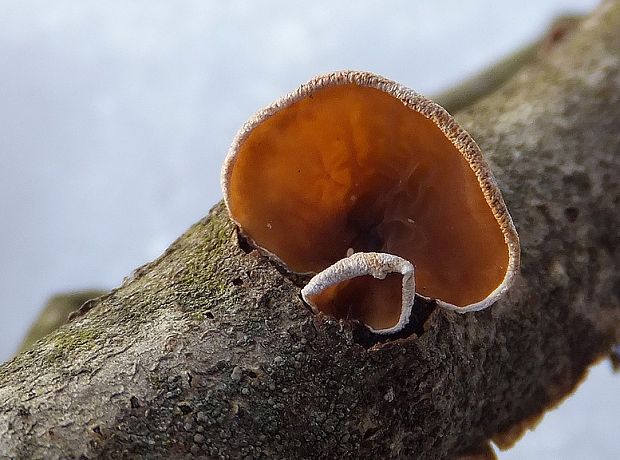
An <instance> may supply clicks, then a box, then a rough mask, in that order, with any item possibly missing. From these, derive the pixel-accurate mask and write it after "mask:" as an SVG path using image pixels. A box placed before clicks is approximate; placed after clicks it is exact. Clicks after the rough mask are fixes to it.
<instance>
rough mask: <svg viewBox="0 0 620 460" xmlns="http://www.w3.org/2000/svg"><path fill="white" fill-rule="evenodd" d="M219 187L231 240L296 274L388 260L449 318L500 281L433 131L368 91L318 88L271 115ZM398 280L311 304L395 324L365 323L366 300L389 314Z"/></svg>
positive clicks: (497, 264)
mask: <svg viewBox="0 0 620 460" xmlns="http://www.w3.org/2000/svg"><path fill="white" fill-rule="evenodd" d="M227 185H228V192H227V193H228V196H227V204H228V206H229V209H230V211H231V215H232V216H233V218H234V220H235V221H236V222H237V223H238V224H239V225H240V226H241V228H242V230H243V232H244V233H245V234H246V235H247V236H248V237H249V238H250V239H251V240H253V241H254V242H255V243H256V244H257V245H258V246H260V247H261V248H264V249H265V250H267V251H268V252H270V253H271V254H273V255H275V256H276V257H277V258H278V259H279V260H281V261H282V262H283V263H284V264H286V266H287V267H288V268H289V269H290V270H292V271H294V272H297V273H318V272H320V271H321V270H323V269H325V268H326V267H328V266H329V265H331V264H333V263H335V262H336V261H338V260H340V259H342V258H343V257H345V256H346V255H347V254H350V253H351V252H360V251H376V252H384V253H390V254H396V255H398V256H400V257H402V258H404V259H406V260H409V261H411V262H412V263H413V264H414V265H415V268H416V273H415V278H416V285H417V292H418V293H419V294H421V295H423V296H426V297H430V298H438V299H441V300H442V301H444V302H447V303H449V304H453V305H455V306H467V305H470V304H473V303H476V302H480V301H482V300H484V299H485V298H486V297H488V296H489V295H490V294H491V293H492V292H493V291H494V290H495V289H496V288H497V287H498V286H499V285H500V284H502V282H503V281H504V278H505V277H506V273H507V270H508V265H509V248H508V245H507V243H506V240H505V235H504V233H503V231H502V228H501V227H500V225H498V221H497V219H496V217H495V216H494V212H493V210H492V209H491V207H490V205H489V203H487V201H486V199H485V196H484V193H483V192H482V190H481V186H480V183H479V180H478V178H477V177H476V174H475V173H474V170H473V169H472V166H470V164H469V162H468V161H467V159H466V158H465V157H464V155H463V154H462V153H461V152H460V151H459V149H458V148H457V147H456V146H455V145H454V144H453V143H452V142H451V141H450V140H449V139H448V138H447V137H446V135H445V134H444V133H443V132H442V130H441V129H440V128H439V127H438V126H437V125H436V123H435V122H434V121H433V120H431V119H429V118H427V117H426V116H425V115H423V114H421V113H419V112H417V111H415V110H412V109H411V108H410V107H407V106H406V105H405V104H403V102H402V101H401V100H399V99H398V98H396V97H395V96H393V95H392V94H389V93H387V92H384V91H382V90H379V89H376V88H372V87H368V86H361V85H356V84H351V83H350V84H343V85H335V86H329V85H327V86H323V87H319V88H317V89H316V90H314V91H313V92H311V93H309V94H306V95H303V96H302V97H300V98H298V99H297V100H295V101H293V102H292V103H290V104H288V105H286V106H284V107H283V108H281V109H279V110H277V111H275V112H274V113H273V114H271V115H270V116H269V117H268V118H266V119H264V120H263V121H261V123H259V124H258V125H256V126H254V127H253V128H252V129H251V131H250V132H249V133H247V135H246V136H245V138H244V139H243V142H242V143H240V145H239V146H238V150H237V152H236V154H235V159H234V168H233V169H232V170H231V172H230V175H229V177H228V184H227ZM502 205H503V203H502ZM399 278H400V276H398V275H391V276H389V277H388V279H387V280H383V281H380V280H373V279H372V278H371V277H367V276H365V277H363V278H359V279H356V280H350V281H347V282H345V283H344V284H343V285H342V286H339V287H338V288H337V292H338V296H336V297H334V301H333V302H332V301H326V302H323V303H324V304H325V305H327V307H326V310H327V312H329V313H330V314H333V315H334V316H336V317H340V318H342V317H347V315H350V314H352V313H351V312H352V311H353V312H354V314H355V315H358V316H357V317H358V318H360V317H361V318H362V319H363V320H364V321H368V322H369V323H373V324H379V323H384V322H386V321H387V322H389V321H390V319H389V318H393V317H396V316H397V312H396V311H392V308H391V307H385V313H377V312H373V308H372V305H373V304H374V303H375V300H376V299H374V297H376V296H375V295H374V294H373V293H376V292H381V296H382V297H384V299H385V300H382V301H381V303H382V304H383V305H387V304H390V305H392V304H393V305H394V306H395V307H394V308H400V301H399V297H398V298H397V296H400V289H399V287H398V286H396V284H397V280H398V279H399ZM375 284H385V286H384V287H382V288H381V289H380V291H378V290H376V289H374V288H373V286H374V285H375ZM392 284H394V286H393V287H392V286H391V285H392ZM335 289H336V288H335ZM334 294H335V292H334ZM325 295H328V294H327V293H326V294H325ZM392 297H393V299H392ZM336 299H337V302H336ZM386 300H387V302H386ZM379 316H381V318H379ZM367 324H368V323H367ZM386 324H387V323H386Z"/></svg>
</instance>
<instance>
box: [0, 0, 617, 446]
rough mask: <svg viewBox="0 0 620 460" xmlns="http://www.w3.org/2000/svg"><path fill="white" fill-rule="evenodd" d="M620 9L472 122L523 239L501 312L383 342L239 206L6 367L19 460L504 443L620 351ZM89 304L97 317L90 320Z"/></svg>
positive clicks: (440, 322) (531, 70) (428, 324)
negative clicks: (241, 225) (284, 256)
mask: <svg viewBox="0 0 620 460" xmlns="http://www.w3.org/2000/svg"><path fill="white" fill-rule="evenodd" d="M619 30H620V5H619V4H618V3H615V2H607V3H605V4H603V5H602V6H601V7H599V9H598V10H597V11H596V12H595V14H593V15H592V16H591V17H590V18H588V19H587V20H586V21H584V23H583V24H582V25H581V26H580V27H579V29H578V30H577V31H576V32H575V33H574V34H573V35H572V36H571V37H569V38H568V39H567V40H566V41H565V42H563V43H560V44H558V46H557V47H556V48H555V49H554V50H553V51H551V52H549V53H548V54H547V55H546V56H545V57H544V59H539V60H537V61H536V62H534V63H533V64H532V65H530V66H528V67H526V68H525V69H524V70H523V71H522V72H521V73H520V74H519V75H518V76H517V77H516V78H514V79H512V80H511V81H510V82H509V83H508V84H507V85H506V86H504V87H503V88H502V89H501V90H499V91H498V92H496V93H494V94H493V95H491V96H490V97H487V98H486V99H483V100H482V101H480V102H479V103H478V104H476V105H475V106H473V107H471V108H470V109H468V110H467V111H465V112H463V113H459V114H458V116H457V118H458V120H459V121H460V122H461V124H463V125H464V127H465V128H466V129H467V130H468V131H470V133H471V134H472V135H473V137H474V138H475V139H476V140H477V141H478V143H479V144H480V146H481V147H482V150H483V151H484V152H486V155H487V158H488V160H489V162H490V164H491V166H492V169H493V170H494V172H495V174H496V177H497V179H498V182H499V184H500V187H501V189H502V191H503V193H504V198H505V200H506V202H507V205H508V208H509V209H510V211H511V213H512V215H513V218H514V220H515V223H516V226H517V228H518V230H519V233H520V236H521V243H522V275H521V277H520V278H519V280H518V282H517V285H516V286H515V287H514V288H513V289H512V290H511V291H510V293H509V296H508V297H507V298H504V299H503V300H502V301H500V302H499V303H497V304H496V305H494V306H493V307H491V308H490V309H487V310H484V311H482V312H478V313H474V314H466V315H459V314H456V313H450V312H446V311H443V310H441V309H435V308H432V306H428V308H427V311H426V312H425V313H424V314H420V316H419V317H418V318H417V328H416V329H415V330H414V331H413V332H411V335H409V336H408V337H403V338H400V339H397V340H392V341H388V342H385V343H377V344H374V345H372V343H371V342H370V341H369V340H368V337H367V336H364V334H362V333H360V328H359V327H358V326H356V325H354V324H349V323H344V322H343V323H339V322H337V321H334V320H331V319H329V318H326V317H322V316H315V315H313V314H312V313H311V312H309V311H308V309H306V308H305V307H304V305H303V304H302V302H301V301H300V300H299V287H298V286H297V285H295V284H294V282H293V281H292V280H289V279H287V278H286V277H284V276H283V275H282V274H281V273H280V272H279V271H278V270H277V269H276V268H274V266H273V265H272V264H271V263H270V262H268V261H267V260H266V259H265V258H263V257H261V256H260V255H258V254H257V253H255V252H250V253H246V252H245V251H243V250H242V249H240V247H239V243H238V240H237V236H236V233H235V229H234V226H233V225H232V224H231V222H230V221H229V219H228V218H227V214H226V212H225V209H224V207H223V206H222V204H221V203H220V204H218V205H217V206H215V208H214V209H213V210H212V211H211V213H210V214H209V216H208V217H206V218H205V219H203V220H202V221H200V222H198V223H197V224H195V225H194V226H193V227H192V228H190V229H189V230H188V231H187V233H185V234H184V235H183V236H181V237H180V238H179V239H178V240H177V241H176V242H175V243H174V244H173V245H172V246H171V247H170V248H169V249H168V250H167V251H166V252H165V254H163V255H162V256H161V257H160V258H159V259H157V260H156V261H154V262H152V263H150V264H148V265H146V266H144V267H142V268H140V269H139V270H137V271H136V272H135V273H134V274H133V275H132V276H131V277H130V278H128V279H127V280H126V281H125V282H124V283H123V284H122V286H120V287H119V288H118V289H116V290H114V291H112V292H111V293H109V294H107V295H105V296H103V297H101V298H99V299H98V300H97V301H96V302H93V303H91V304H90V305H89V308H85V309H84V311H83V312H82V314H81V315H79V316H78V317H77V318H75V319H74V320H73V321H72V322H70V323H69V324H67V325H65V326H63V327H61V328H60V329H59V330H57V331H56V332H54V333H52V334H51V335H49V336H47V337H45V338H44V339H42V340H40V341H39V342H38V343H37V344H35V346H34V347H33V348H32V349H30V350H28V351H26V352H24V353H21V354H19V355H18V356H16V357H15V358H14V359H12V360H11V361H9V362H8V363H5V364H4V365H2V366H1V367H0V454H2V455H5V456H7V457H15V458H41V457H46V458H53V457H63V458H64V457H75V458H78V457H83V458H93V457H104V458H105V457H110V458H112V457H113V458H121V457H135V456H139V455H144V456H148V457H175V458H176V457H182V456H184V455H193V456H205V457H213V458H218V457H219V458H244V457H245V458H263V457H264V458H319V457H320V458H332V457H343V458H388V457H394V458H446V457H451V456H454V455H456V454H457V453H459V452H462V451H466V450H469V449H474V448H479V447H480V446H482V445H484V443H486V442H487V441H488V440H489V439H494V440H496V441H497V442H498V443H499V444H501V445H508V444H510V442H512V441H514V440H515V439H516V437H517V436H518V435H519V433H520V432H521V431H522V430H523V429H524V428H526V427H527V426H528V425H529V424H530V423H532V421H533V420H535V419H536V418H537V417H539V416H540V414H542V413H543V412H544V411H545V410H546V409H547V408H549V407H550V406H553V405H554V404H556V403H557V402H559V401H560V400H561V399H562V398H564V397H565V396H566V395H568V394H569V393H570V392H571V391H573V389H574V388H575V387H576V385H577V384H578V383H579V382H580V380H581V379H582V378H583V377H584V375H585V373H586V371H587V369H588V366H590V365H591V364H592V363H593V362H595V361H596V360H598V359H600V358H602V357H604V356H606V355H608V354H609V353H610V350H611V347H612V346H613V345H614V344H617V343H620V300H619V298H620V279H619V278H620V270H618V267H619V265H620V264H619V262H620V255H619V252H618V249H617V248H618V243H619V242H620V241H619V240H620V235H619V231H618V228H619V227H620V217H619V215H618V214H619V213H618V209H619V200H620V171H619V169H620V164H619V163H620V162H619V160H618V154H619V153H620V134H619V127H620V33H619V32H618V31H619ZM87 310H88V311H87Z"/></svg>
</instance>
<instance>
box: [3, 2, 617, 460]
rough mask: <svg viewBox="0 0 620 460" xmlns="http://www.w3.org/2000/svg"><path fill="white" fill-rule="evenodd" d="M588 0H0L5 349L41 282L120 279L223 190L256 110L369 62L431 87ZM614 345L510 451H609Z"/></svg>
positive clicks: (510, 455)
mask: <svg viewBox="0 0 620 460" xmlns="http://www.w3.org/2000/svg"><path fill="white" fill-rule="evenodd" d="M596 4H597V1H596V0H521V1H518V2H517V1H511V2H509V1H498V0H469V1H458V0H451V1H448V0H440V1H433V2H430V1H426V2H412V1H404V0H403V1H392V0H383V1H380V0H377V1H370V0H357V1H340V2H336V1H333V0H332V1H324V0H320V1H319V0H315V1H312V2H303V3H301V2H290V1H289V2H287V1H264V0H263V1H260V2H258V1H243V2H242V1H230V0H229V1H215V0H212V1H204V0H196V1H174V2H173V1H167V2H163V1H154V0H145V1H111V0H107V1H105V2H94V1H85V0H74V1H62V0H55V1H53V2H52V1H49V0H45V1H31V0H0V222H1V224H2V225H1V226H0V314H1V318H2V319H1V320H0V360H3V359H7V358H9V357H10V355H11V354H12V353H13V352H14V351H15V349H16V347H17V345H18V343H19V341H20V339H21V338H22V336H23V334H24V332H25V330H26V329H27V327H28V326H29V325H30V323H31V322H32V320H33V319H34V317H35V316H36V314H37V313H38V311H39V309H40V308H41V307H42V306H43V304H44V303H45V301H46V299H47V298H48V297H49V296H50V295H52V294H54V293H56V292H59V291H65V290H75V289H81V288H90V287H103V288H112V287H114V286H117V285H118V284H119V283H120V282H121V281H122V279H123V277H124V276H126V275H128V274H129V273H130V272H131V271H132V270H133V269H134V268H136V267H138V266H140V265H142V264H143V263H145V262H147V261H150V260H152V259H153V258H155V257H157V256H158V255H159V254H160V253H161V252H162V251H163V250H164V249H165V248H166V247H167V246H168V245H169V244H170V243H171V242H172V241H173V240H174V239H175V238H176V237H177V236H178V235H180V234H181V233H182V232H183V231H184V230H185V229H187V228H188V227H189V226H190V225H191V224H192V223H194V222H195V221H197V220H198V219H200V218H201V217H202V216H204V215H205V214H206V213H207V212H208V210H209V208H210V207H211V206H212V205H213V204H215V203H216V202H217V201H218V200H220V198H221V191H220V185H219V174H220V166H221V163H222V160H223V158H224V156H225V153H226V150H227V148H228V145H229V143H230V142H231V140H232V138H233V136H234V134H235V132H236V130H237V129H238V128H239V127H240V126H241V124H242V123H243V122H244V121H245V120H246V119H247V118H248V117H249V116H250V115H251V114H252V113H253V112H255V111H256V110H258V109H259V108H261V107H262V106H264V105H266V104H268V103H269V102H271V101H273V100H274V99H276V98H277V97H278V96H280V95H282V94H284V93H285V92H287V91H289V90H292V89H294V88H295V87H296V86H297V85H299V84H300V83H302V82H304V81H306V80H308V79H309V78H310V77H312V76H313V75H315V74H318V73H323V72H326V71H329V70H336V69H348V68H352V69H363V70H370V71H374V72H376V73H380V74H383V75H385V76H387V77H389V78H392V79H394V80H397V81H398V82H400V83H403V84H404V85H406V86H409V87H411V88H414V89H415V90H417V91H419V92H421V93H424V94H434V93H437V92H439V91H440V90H442V89H444V88H447V87H449V86H450V85H452V84H454V83H456V82H458V81H459V80H461V79H463V78H464V77H466V76H468V75H470V74H472V73H473V72H475V71H477V70H480V69H482V68H484V67H485V66H486V65H488V64H490V63H492V62H493V61H494V60H496V59H497V58H499V57H502V56H503V55H504V54H506V53H509V52H510V51H513V50H515V49H516V48H517V47H519V46H520V45H523V44H525V43H527V42H528V41H530V40H533V39H536V38H537V37H538V36H540V34H541V33H542V32H543V31H544V30H545V28H546V27H547V26H548V25H549V23H550V22H551V20H552V19H553V18H554V17H556V16H557V15H558V14H561V13H565V12H585V11H589V10H591V9H592V8H593V7H594V6H595V5H596ZM619 390H620V376H616V377H614V376H612V373H611V371H610V366H609V365H608V363H602V364H601V365H599V366H597V367H596V368H595V369H594V370H593V371H592V376H591V377H590V379H589V380H588V381H587V382H586V383H585V384H584V385H583V386H582V387H581V388H580V390H579V391H578V392H577V394H576V395H575V396H574V397H572V398H571V399H569V400H568V401H567V402H566V403H564V404H563V405H562V406H561V408H560V409H559V410H556V411H554V412H551V413H549V414H548V415H547V416H546V417H545V419H544V421H543V422H542V424H541V425H540V426H539V428H538V429H537V430H536V431H535V432H533V433H530V434H528V435H526V437H525V438H524V440H523V441H522V442H521V443H519V444H518V445H517V447H516V448H515V449H513V450H511V451H509V452H506V453H502V454H501V455H500V458H501V459H522V458H553V459H560V458H561V459H583V458H597V459H612V458H614V459H617V458H618V452H620V422H619V421H618V414H620V391H619Z"/></svg>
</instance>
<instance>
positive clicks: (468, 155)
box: [221, 70, 521, 313]
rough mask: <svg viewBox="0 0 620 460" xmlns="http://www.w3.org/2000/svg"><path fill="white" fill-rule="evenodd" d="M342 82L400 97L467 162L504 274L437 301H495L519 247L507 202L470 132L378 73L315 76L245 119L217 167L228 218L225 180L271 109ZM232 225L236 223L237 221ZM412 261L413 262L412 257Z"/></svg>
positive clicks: (513, 269)
mask: <svg viewBox="0 0 620 460" xmlns="http://www.w3.org/2000/svg"><path fill="white" fill-rule="evenodd" d="M347 84H355V85H358V86H364V87H368V88H374V89H378V90H380V91H383V92H385V93H387V94H390V95H391V96H393V97H395V98H396V99H398V100H399V101H401V102H402V103H403V104H404V105H405V106H406V107H408V108H410V109H411V110H413V111H415V112H417V113H419V114H421V115H423V116H425V117H426V118H428V119H429V120H431V121H433V123H435V125H436V126H437V127H438V128H439V129H440V130H441V131H442V132H443V133H444V135H445V136H446V137H447V138H448V139H449V140H450V141H451V142H452V144H453V145H454V146H455V147H456V148H457V150H458V151H459V152H460V153H461V154H462V155H463V157H464V158H465V159H466V160H467V162H468V164H469V166H470V167H471V169H472V171H473V172H474V174H475V175H476V178H477V179H478V183H479V184H480V188H481V190H482V193H483V195H484V198H485V200H486V202H487V204H488V205H489V207H490V208H491V211H492V212H493V215H494V217H495V219H496V220H497V222H498V224H499V226H500V229H501V231H502V233H503V235H504V241H505V242H506V245H507V246H508V267H506V275H505V276H504V279H503V280H502V282H501V284H500V285H499V286H497V288H495V289H494V290H493V291H492V292H491V293H490V294H489V295H488V296H487V297H486V298H484V299H482V300H481V301H480V302H476V303H474V304H470V305H466V306H462V307H459V306H457V305H453V304H450V303H448V302H445V301H443V300H441V299H436V300H437V304H438V305H439V306H440V307H442V308H444V309H446V310H452V311H456V312H458V313H467V312H470V311H478V310H483V309H485V308H487V307H489V306H491V305H492V304H494V303H495V302H497V300H499V299H500V298H501V297H502V296H503V295H504V294H505V293H506V291H508V289H510V287H511V286H512V284H513V282H514V280H515V277H516V275H517V273H518V271H519V265H520V252H521V249H520V244H519V236H518V235H517V231H516V229H515V226H514V224H513V222H512V218H511V216H510V214H509V212H508V209H507V208H506V204H505V203H504V199H503V198H502V195H501V192H500V190H499V187H498V185H497V182H496V180H495V178H494V176H493V173H492V172H491V170H490V168H489V166H488V164H487V162H486V160H485V159H484V157H483V155H482V152H481V151H480V148H479V147H478V145H477V144H476V142H475V141H474V140H473V139H472V137H471V136H470V135H469V133H467V131H465V130H464V129H463V128H461V127H460V126H459V125H458V123H457V122H456V121H455V120H454V118H453V117H452V116H451V115H450V114H449V113H448V112H447V111H446V110H445V109H444V108H443V107H441V106H440V105H439V104H437V103H435V102H433V101H431V100H430V99H427V98H426V97H424V96H422V95H420V94H418V93H416V92H415V91H413V90H411V89H409V88H407V87H405V86H402V85H400V84H399V83H396V82H394V81H392V80H389V79H387V78H385V77H382V76H380V75H376V74H373V73H370V72H361V71H354V70H345V71H338V72H332V73H328V74H324V75H319V76H317V77H315V78H313V79H312V80H310V81H309V82H308V83H306V84H304V85H302V86H300V87H299V88H297V89H296V90H295V91H293V92H291V93H289V94H287V95H285V96H284V97H282V98H280V99H278V100H277V101H275V102H274V103H273V104H271V105H269V106H268V107H266V108H264V109H262V110H261V111H259V112H258V113H256V114H255V115H254V116H253V117H252V118H250V119H249V120H248V121H247V122H246V123H245V124H244V125H243V126H242V127H241V129H240V130H239V131H238V133H237V135H236V136H235V139H234V140H233V143H232V145H231V146H230V149H229V151H228V154H227V156H226V159H225V161H224V165H223V167H222V175H221V184H222V190H223V192H224V202H225V203H226V207H227V208H228V211H229V215H230V216H231V219H232V220H233V221H235V219H234V217H233V216H232V213H231V212H230V209H231V207H230V203H229V189H228V182H229V180H230V178H231V176H232V171H233V169H234V165H235V162H236V157H237V153H238V151H239V148H240V146H241V145H242V144H243V142H244V141H245V139H246V138H247V137H248V136H249V135H250V134H251V132H252V131H253V130H254V129H255V128H256V127H257V126H259V125H260V124H261V123H262V122H264V121H265V120H266V119H268V118H269V117H271V116H272V115H273V114H275V113H276V112H279V111H280V110H282V109H285V108H286V107H289V106H290V105H292V104H294V103H295V102H297V101H299V100H301V99H303V98H305V97H307V96H309V95H311V94H312V93H313V92H315V91H317V90H319V89H321V88H326V87H331V86H339V85H347ZM235 223H237V224H239V223H238V222H236V221H235ZM240 228H241V226H240ZM241 230H242V232H243V228H241ZM252 243H253V244H254V246H255V247H257V248H259V249H261V250H262V251H263V252H265V253H266V254H267V255H268V256H269V257H270V258H272V259H274V260H275V261H276V262H277V263H279V264H280V265H281V266H283V267H286V264H285V263H284V262H283V261H282V260H281V259H280V258H279V257H278V256H277V254H273V253H271V252H270V251H269V250H267V249H266V248H261V247H260V246H258V245H257V244H255V242H253V241H252ZM413 262H414V263H415V261H413ZM338 263H339V262H336V264H334V265H332V267H333V266H335V265H337V264H338ZM286 268H288V267H286ZM330 268H331V267H330ZM317 276H318V275H317ZM422 297H424V296H422ZM425 298H427V297H425Z"/></svg>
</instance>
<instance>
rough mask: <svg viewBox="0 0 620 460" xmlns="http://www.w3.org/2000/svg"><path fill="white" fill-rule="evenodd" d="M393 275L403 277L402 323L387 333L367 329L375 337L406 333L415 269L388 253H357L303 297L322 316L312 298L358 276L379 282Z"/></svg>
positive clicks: (313, 283) (320, 277) (329, 271)
mask: <svg viewBox="0 0 620 460" xmlns="http://www.w3.org/2000/svg"><path fill="white" fill-rule="evenodd" d="M390 273H400V274H401V275H403V283H402V286H403V289H402V306H401V310H400V317H399V318H398V322H397V323H396V324H395V325H394V326H391V327H389V328H386V329H375V328H373V327H371V326H369V325H368V324H366V327H367V328H368V329H370V330H371V331H372V332H374V333H375V334H393V333H395V332H398V331H400V330H402V329H403V328H404V327H405V325H406V324H407V323H408V322H409V317H410V316H411V309H412V307H413V302H414V300H415V277H414V276H413V275H414V268H413V265H412V264H411V263H410V262H409V261H407V260H405V259H403V258H402V257H398V256H395V255H393V254H386V253H384V252H357V253H355V254H352V255H350V256H349V257H345V258H344V259H340V260H339V261H338V262H336V263H335V264H333V265H330V266H329V267H327V268H326V269H325V270H323V271H322V272H320V273H319V274H318V275H316V276H315V277H314V278H312V279H311V280H310V281H309V282H308V284H307V285H306V286H305V287H304V288H303V289H302V290H301V296H302V298H303V299H304V301H305V302H306V303H307V304H308V305H310V307H312V309H313V310H314V312H315V313H318V312H319V311H320V310H319V309H318V308H317V306H316V305H314V304H313V303H312V300H311V299H310V298H311V297H312V296H315V295H318V294H320V293H321V292H323V291H324V290H325V289H327V288H329V287H332V286H335V285H337V284H338V283H341V282H342V281H346V280H350V279H353V278H357V277H358V276H364V275H371V276H373V277H374V278H377V279H385V277H386V276H387V275H389V274H390Z"/></svg>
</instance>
